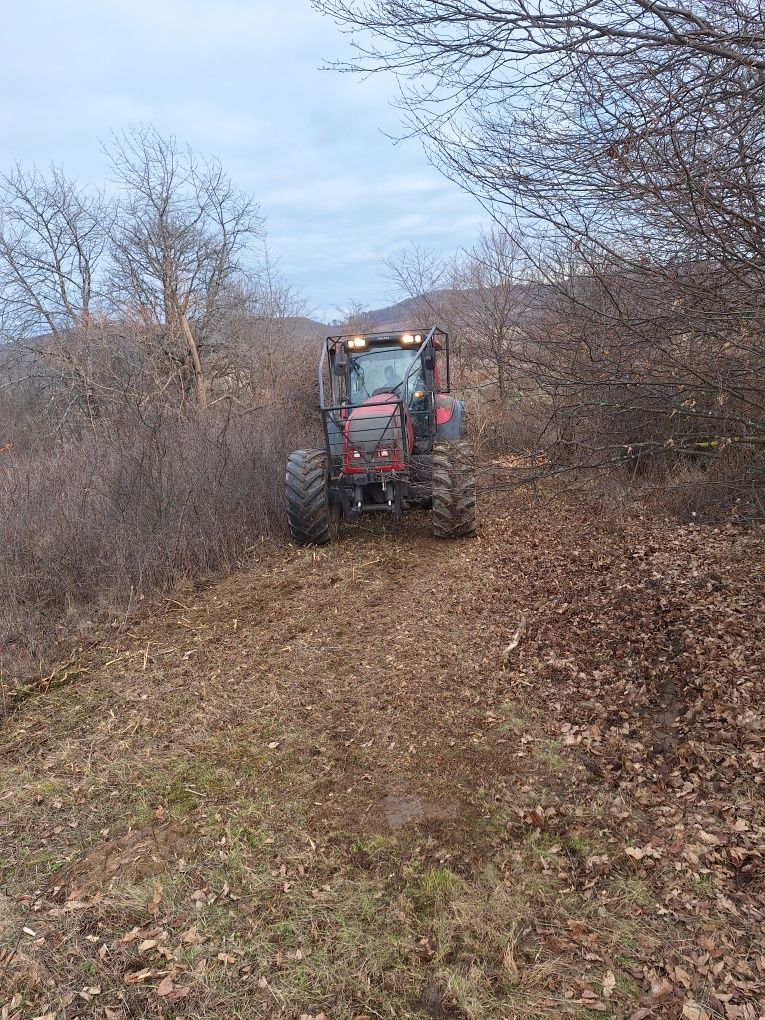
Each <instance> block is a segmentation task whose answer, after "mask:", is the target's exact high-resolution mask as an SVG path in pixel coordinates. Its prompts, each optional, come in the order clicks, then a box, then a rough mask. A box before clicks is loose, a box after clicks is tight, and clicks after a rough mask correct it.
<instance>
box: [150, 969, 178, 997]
mask: <svg viewBox="0 0 765 1020" xmlns="http://www.w3.org/2000/svg"><path fill="white" fill-rule="evenodd" d="M174 989H175V985H174V984H173V979H172V976H171V975H170V974H168V975H167V976H166V977H163V978H162V980H161V981H160V983H159V984H158V985H157V987H156V988H155V993H156V994H157V995H159V996H165V995H170V994H171V992H173V991H174Z"/></svg>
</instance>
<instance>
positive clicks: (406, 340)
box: [401, 333, 417, 347]
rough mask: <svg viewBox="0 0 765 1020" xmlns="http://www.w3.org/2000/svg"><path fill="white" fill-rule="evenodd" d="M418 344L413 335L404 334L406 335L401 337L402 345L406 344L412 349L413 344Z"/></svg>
mask: <svg viewBox="0 0 765 1020" xmlns="http://www.w3.org/2000/svg"><path fill="white" fill-rule="evenodd" d="M416 342H417V341H416V340H415V338H414V334H413V333H404V335H403V336H402V337H401V343H402V344H406V346H407V347H411V346H412V344H414V343H416Z"/></svg>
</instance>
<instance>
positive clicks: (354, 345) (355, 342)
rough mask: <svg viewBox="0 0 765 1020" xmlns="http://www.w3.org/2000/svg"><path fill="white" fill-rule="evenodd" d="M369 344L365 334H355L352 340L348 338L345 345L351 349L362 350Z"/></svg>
mask: <svg viewBox="0 0 765 1020" xmlns="http://www.w3.org/2000/svg"><path fill="white" fill-rule="evenodd" d="M366 345H367V342H366V339H365V338H364V337H363V336H355V337H353V338H352V339H351V340H346V343H345V346H346V347H347V348H348V349H349V350H351V351H362V350H363V349H364V348H365V347H366Z"/></svg>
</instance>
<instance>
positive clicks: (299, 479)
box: [286, 450, 340, 545]
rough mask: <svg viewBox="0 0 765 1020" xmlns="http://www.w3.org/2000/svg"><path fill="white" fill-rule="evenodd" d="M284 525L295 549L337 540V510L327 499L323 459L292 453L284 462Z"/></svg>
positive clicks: (312, 452) (313, 452)
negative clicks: (285, 484)
mask: <svg viewBox="0 0 765 1020" xmlns="http://www.w3.org/2000/svg"><path fill="white" fill-rule="evenodd" d="M286 481H287V522H288V524H289V529H290V535H291V537H292V541H293V542H295V543H296V544H297V545H325V544H326V543H327V542H331V541H332V539H333V538H336V537H337V530H338V526H339V522H340V506H339V504H337V503H334V502H333V501H332V500H331V499H330V492H329V484H328V482H329V472H328V470H327V455H326V454H325V453H324V451H323V450H295V452H294V453H292V454H290V457H289V460H288V461H287V479H286Z"/></svg>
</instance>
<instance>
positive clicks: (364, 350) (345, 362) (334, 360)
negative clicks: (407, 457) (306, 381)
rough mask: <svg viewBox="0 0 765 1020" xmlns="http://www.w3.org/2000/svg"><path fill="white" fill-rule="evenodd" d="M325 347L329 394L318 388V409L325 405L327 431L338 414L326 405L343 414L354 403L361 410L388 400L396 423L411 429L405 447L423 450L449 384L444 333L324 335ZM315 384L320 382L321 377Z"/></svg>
mask: <svg viewBox="0 0 765 1020" xmlns="http://www.w3.org/2000/svg"><path fill="white" fill-rule="evenodd" d="M325 351H326V356H327V360H328V364H329V379H330V390H331V400H330V401H329V406H328V405H327V404H326V403H325V399H324V393H323V392H322V410H328V411H330V413H329V415H328V420H329V431H330V433H334V431H335V430H334V427H333V426H334V424H335V418H336V417H337V416H336V415H335V414H333V413H332V411H331V409H332V407H333V406H334V407H338V406H339V407H342V408H344V411H343V413H342V417H343V418H344V419H346V420H347V419H348V418H349V417H352V416H353V413H354V410H355V409H357V408H358V409H361V408H364V409H365V411H364V413H365V414H366V413H369V408H370V407H372V406H374V407H376V408H378V409H379V407H380V406H389V407H390V408H391V410H392V409H393V405H394V404H395V405H397V409H400V411H401V412H402V414H401V417H402V422H401V424H406V425H408V427H409V429H410V431H411V432H412V440H413V441H412V449H411V450H409V451H408V452H409V453H415V452H416V453H420V452H427V450H428V449H429V447H430V445H432V441H433V439H434V437H435V434H436V413H435V412H436V407H437V405H438V403H439V393H440V395H441V396H445V395H446V394H448V390H449V378H448V377H449V370H448V363H449V362H448V337H447V335H446V334H445V333H440V332H438V333H437V332H435V331H431V332H430V333H425V332H424V331H416V330H413V331H411V332H404V333H367V334H362V335H357V336H350V337H328V338H327V341H326V348H325ZM439 360H440V362H441V364H439ZM322 367H323V366H322ZM321 375H322V376H323V375H324V373H323V371H322V373H321ZM441 376H443V377H444V385H442V384H441V382H440V378H441ZM320 384H321V385H322V388H323V378H321V379H320ZM383 397H384V398H385V400H382V399H381V398H383ZM443 402H444V401H443V400H442V401H441V403H443Z"/></svg>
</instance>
